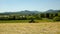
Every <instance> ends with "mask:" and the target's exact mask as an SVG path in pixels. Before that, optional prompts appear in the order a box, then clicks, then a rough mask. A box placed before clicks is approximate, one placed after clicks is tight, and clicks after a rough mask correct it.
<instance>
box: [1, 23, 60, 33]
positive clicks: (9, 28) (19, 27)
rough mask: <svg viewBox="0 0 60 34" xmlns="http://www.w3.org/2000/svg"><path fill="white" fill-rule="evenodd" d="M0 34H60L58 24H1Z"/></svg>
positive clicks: (59, 24)
mask: <svg viewBox="0 0 60 34" xmlns="http://www.w3.org/2000/svg"><path fill="white" fill-rule="evenodd" d="M0 34H60V23H1V24H0Z"/></svg>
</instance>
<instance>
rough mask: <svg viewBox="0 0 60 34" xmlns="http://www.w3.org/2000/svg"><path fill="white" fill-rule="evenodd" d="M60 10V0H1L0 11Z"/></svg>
mask: <svg viewBox="0 0 60 34" xmlns="http://www.w3.org/2000/svg"><path fill="white" fill-rule="evenodd" d="M49 9H54V10H60V0H0V12H16V11H23V10H30V11H35V10H36V11H46V10H49Z"/></svg>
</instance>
